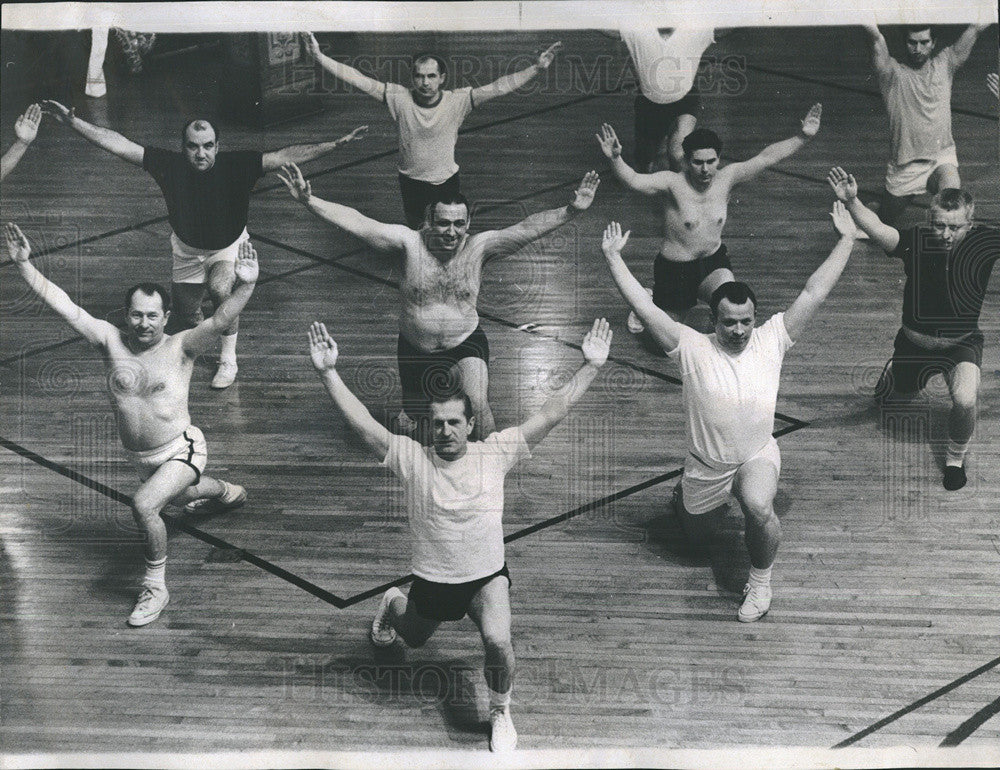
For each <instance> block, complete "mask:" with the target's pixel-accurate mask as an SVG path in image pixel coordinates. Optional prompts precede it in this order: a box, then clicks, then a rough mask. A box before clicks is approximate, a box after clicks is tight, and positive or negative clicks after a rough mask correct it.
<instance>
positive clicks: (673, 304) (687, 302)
mask: <svg viewBox="0 0 1000 770" xmlns="http://www.w3.org/2000/svg"><path fill="white" fill-rule="evenodd" d="M720 269H726V270H732V269H733V265H732V263H731V262H730V261H729V255H728V254H727V253H726V244H724V243H723V244H722V245H721V246H719V249H718V251H716V252H715V253H714V254H710V255H709V256H707V257H702V258H701V259H693V260H691V261H690V262H674V261H672V260H669V259H667V258H666V257H664V256H663V255H662V254H657V255H656V261H655V262H653V302H654V303H655V304H656V306H657V307H658V308H660V309H661V310H669V311H672V312H674V313H683V312H686V311H688V310H690V309H691V308H693V307H694V306H695V305H697V304H698V288H699V287H700V286H701V282H702V281H704V280H705V279H706V278H707V277H708V276H709V275H711V274H712V273H713V272H715V271H716V270H720Z"/></svg>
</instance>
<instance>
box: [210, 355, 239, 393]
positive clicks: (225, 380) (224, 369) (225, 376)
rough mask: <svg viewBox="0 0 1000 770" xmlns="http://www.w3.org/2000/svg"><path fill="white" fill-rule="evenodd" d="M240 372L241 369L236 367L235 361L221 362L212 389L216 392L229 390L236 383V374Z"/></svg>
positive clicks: (213, 379)
mask: <svg viewBox="0 0 1000 770" xmlns="http://www.w3.org/2000/svg"><path fill="white" fill-rule="evenodd" d="M238 371H239V367H238V366H236V362H235V361H219V368H218V369H217V370H216V372H215V376H214V377H213V378H212V387H213V388H215V389H216V390H222V389H223V388H228V387H229V386H230V385H232V384H233V383H234V382H236V372H238Z"/></svg>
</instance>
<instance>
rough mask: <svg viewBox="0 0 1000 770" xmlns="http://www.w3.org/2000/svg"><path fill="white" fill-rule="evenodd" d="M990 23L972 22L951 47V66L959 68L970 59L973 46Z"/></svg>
mask: <svg viewBox="0 0 1000 770" xmlns="http://www.w3.org/2000/svg"><path fill="white" fill-rule="evenodd" d="M989 26H990V25H989V24H970V25H969V26H968V27H966V28H965V31H964V32H963V33H962V34H961V35H960V36H959V38H958V40H956V41H955V45H953V46H952V47H951V51H952V53H951V66H952V67H953V68H954V69H958V68H959V67H961V66H962V65H963V64H965V62H966V61H967V60H968V58H969V55H970V54H971V53H972V47H973V46H974V45H975V44H976V40H977V39H978V38H979V34H980V33H981V32H982V31H983V30H985V29H986V28H987V27H989Z"/></svg>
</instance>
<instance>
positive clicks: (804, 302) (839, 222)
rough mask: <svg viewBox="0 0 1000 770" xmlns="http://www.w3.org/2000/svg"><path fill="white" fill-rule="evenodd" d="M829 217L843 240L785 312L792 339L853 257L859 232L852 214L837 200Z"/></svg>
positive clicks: (799, 331) (814, 312)
mask: <svg viewBox="0 0 1000 770" xmlns="http://www.w3.org/2000/svg"><path fill="white" fill-rule="evenodd" d="M830 216H831V217H833V226H834V227H835V228H836V230H837V232H838V233H839V234H840V240H839V241H837V245H836V246H834V247H833V251H831V252H830V256H828V257H827V258H826V259H825V260H823V264H821V265H820V266H819V267H818V268H816V272H814V273H813V274H812V275H811V276H809V280H808V281H806V286H805V288H804V289H803V290H802V293H801V294H799V296H798V297H797V298H796V299H795V302H793V303H792V306H791V307H790V308H788V310H786V311H785V331H787V332H788V336H789V337H790V338H791V339H792V341H793V342H794V341H795V340H797V339H798V338H799V337H800V336H801V335H802V332H803V330H804V329H805V326H806V324H807V323H809V319H811V318H812V317H813V316H814V315H815V314H816V311H817V310H819V306H820V305H822V304H823V300H825V299H826V298H827V295H828V294H829V293H830V292H831V291H832V290H833V287H834V286H836V285H837V281H839V280H840V275H841V273H843V272H844V268H845V267H847V260H848V259H850V257H851V249H852V248H853V247H854V239H855V238H856V237H857V234H858V231H857V228H855V226H854V221H853V220H852V219H851V215H850V214H848V213H847V209H846V208H845V207H844V204H843V203H841V202H840V201H834V204H833V211H832V212H831V213H830Z"/></svg>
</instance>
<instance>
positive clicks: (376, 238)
mask: <svg viewBox="0 0 1000 770" xmlns="http://www.w3.org/2000/svg"><path fill="white" fill-rule="evenodd" d="M282 172H283V173H279V174H278V176H279V177H280V178H281V180H282V181H283V182H284V183H285V186H286V187H287V188H288V191H289V192H290V193H291V194H292V197H293V198H295V200H297V201H298V202H299V203H301V204H302V205H304V206H305V207H306V208H307V209H309V210H310V211H311V212H312V213H313V214H315V215H316V216H318V217H319V218H320V219H323V220H325V221H327V222H329V223H330V224H332V225H336V226H337V227H341V228H343V229H344V230H346V231H347V232H349V233H350V234H351V235H353V236H355V237H356V238H360V239H361V240H362V241H364V242H365V243H367V244H368V245H369V246H370V247H371V248H373V249H378V250H380V251H396V252H402V254H403V281H402V284H401V285H400V293H401V294H402V308H401V311H400V316H399V342H398V346H397V356H398V360H399V378H400V381H401V384H402V389H403V411H404V412H405V414H406V415H407V416H408V417H409V418H410V419H416V418H418V417H422V416H423V414H422V413H423V412H425V411H426V403H427V400H428V399H429V398H430V397H431V396H433V395H434V391H435V390H438V391H440V390H441V389H442V388H443V389H444V390H448V389H450V388H451V387H452V382H453V381H455V380H457V381H458V382H460V383H461V387H462V389H463V390H464V391H465V393H467V394H468V396H469V398H470V399H471V400H472V408H473V411H474V413H475V415H476V428H475V433H474V435H475V437H476V438H477V439H478V438H486V437H487V436H489V435H490V434H491V433H492V432H493V430H494V427H495V423H494V421H493V412H492V411H491V409H490V405H489V400H488V397H487V389H488V386H489V369H488V364H489V342H488V341H487V339H486V335H485V334H484V333H483V330H482V328H481V327H480V325H479V313H478V311H477V308H476V304H477V302H478V300H479V289H480V281H481V278H482V271H483V263H485V262H486V260H487V259H493V258H496V257H502V256H507V255H510V254H513V253H514V252H516V251H518V250H519V249H521V248H523V247H524V246H526V245H527V244H528V243H530V242H531V241H534V240H536V239H538V238H541V237H542V236H543V235H545V234H546V233H548V232H551V231H552V230H554V229H556V228H557V227H559V226H560V225H563V224H565V223H567V222H569V221H570V220H571V219H572V218H573V217H574V216H576V215H577V214H578V213H580V212H581V211H585V210H586V209H587V208H588V207H589V206H590V204H591V203H592V202H593V200H594V194H595V193H596V192H597V185H598V184H599V183H600V178H599V177H598V176H597V173H596V172H594V171H591V172H589V173H588V174H587V175H586V176H584V177H583V181H582V182H581V183H580V186H579V187H578V188H577V189H576V192H575V193H574V194H573V200H572V201H571V202H570V204H569V205H568V206H563V207H562V208H558V209H552V210H550V211H542V212H540V213H538V214H533V215H531V216H530V217H528V218H527V219H525V220H523V221H522V222H519V223H518V224H516V225H513V226H511V227H508V228H505V229H503V230H488V231H486V232H482V233H476V234H474V235H470V234H469V225H470V223H471V220H470V217H469V204H468V201H466V200H465V198H464V197H462V195H461V194H458V195H446V196H443V197H442V198H441V199H439V200H438V201H437V202H435V203H432V204H430V205H429V206H428V207H427V209H426V211H425V213H424V217H425V222H424V226H423V228H422V229H421V230H419V231H414V230H411V229H410V228H409V227H404V226H403V225H389V224H383V223H382V222H377V221H375V220H374V219H369V218H368V217H366V216H365V215H364V214H362V213H361V212H359V211H356V210H355V209H352V208H349V207H347V206H341V205H340V204H339V203H332V202H330V201H325V200H322V199H320V198H317V197H316V196H314V195H313V194H312V190H311V188H310V185H309V182H307V181H306V180H305V179H304V178H303V176H302V172H300V171H299V169H298V167H296V166H295V164H289V165H288V166H285V167H284V168H283V169H282Z"/></svg>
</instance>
